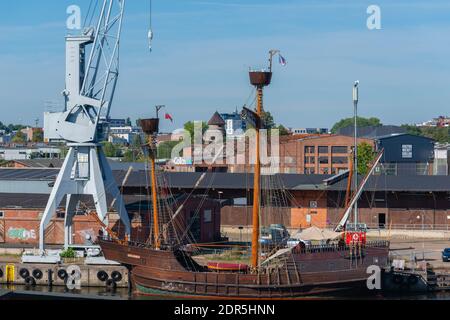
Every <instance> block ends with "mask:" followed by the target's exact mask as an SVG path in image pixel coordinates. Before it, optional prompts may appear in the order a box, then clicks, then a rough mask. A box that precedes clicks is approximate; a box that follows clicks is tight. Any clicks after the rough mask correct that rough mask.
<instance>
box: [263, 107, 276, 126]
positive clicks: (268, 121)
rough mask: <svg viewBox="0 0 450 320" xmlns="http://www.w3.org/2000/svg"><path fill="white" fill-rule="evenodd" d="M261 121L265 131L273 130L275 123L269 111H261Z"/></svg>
mask: <svg viewBox="0 0 450 320" xmlns="http://www.w3.org/2000/svg"><path fill="white" fill-rule="evenodd" d="M261 119H262V121H263V124H264V128H265V129H267V130H270V129H273V128H275V126H276V125H275V121H274V119H273V116H272V114H271V113H270V112H269V111H263V112H262V114H261Z"/></svg>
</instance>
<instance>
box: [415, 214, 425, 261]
mask: <svg viewBox="0 0 450 320" xmlns="http://www.w3.org/2000/svg"><path fill="white" fill-rule="evenodd" d="M420 218H422V260H423V261H425V221H424V220H425V216H424V214H423V212H422V214H421V216H417V219H420Z"/></svg>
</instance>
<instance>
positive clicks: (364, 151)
mask: <svg viewBox="0 0 450 320" xmlns="http://www.w3.org/2000/svg"><path fill="white" fill-rule="evenodd" d="M375 157H376V152H375V150H374V149H373V147H372V146H371V145H370V144H368V143H367V142H362V143H360V144H359V145H358V173H359V174H361V175H366V174H367V173H368V172H369V166H370V164H371V163H372V162H373V160H374V159H375Z"/></svg>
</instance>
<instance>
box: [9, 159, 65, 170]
mask: <svg viewBox="0 0 450 320" xmlns="http://www.w3.org/2000/svg"><path fill="white" fill-rule="evenodd" d="M14 162H16V163H19V164H21V165H23V166H25V167H29V168H61V167H62V165H63V163H64V160H63V159H30V160H14Z"/></svg>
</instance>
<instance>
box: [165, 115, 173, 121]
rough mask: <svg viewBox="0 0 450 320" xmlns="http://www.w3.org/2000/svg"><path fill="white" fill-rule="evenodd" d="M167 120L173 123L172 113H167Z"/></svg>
mask: <svg viewBox="0 0 450 320" xmlns="http://www.w3.org/2000/svg"><path fill="white" fill-rule="evenodd" d="M166 120H170V122H172V123H173V118H172V116H171V115H170V114H168V113H166Z"/></svg>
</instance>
